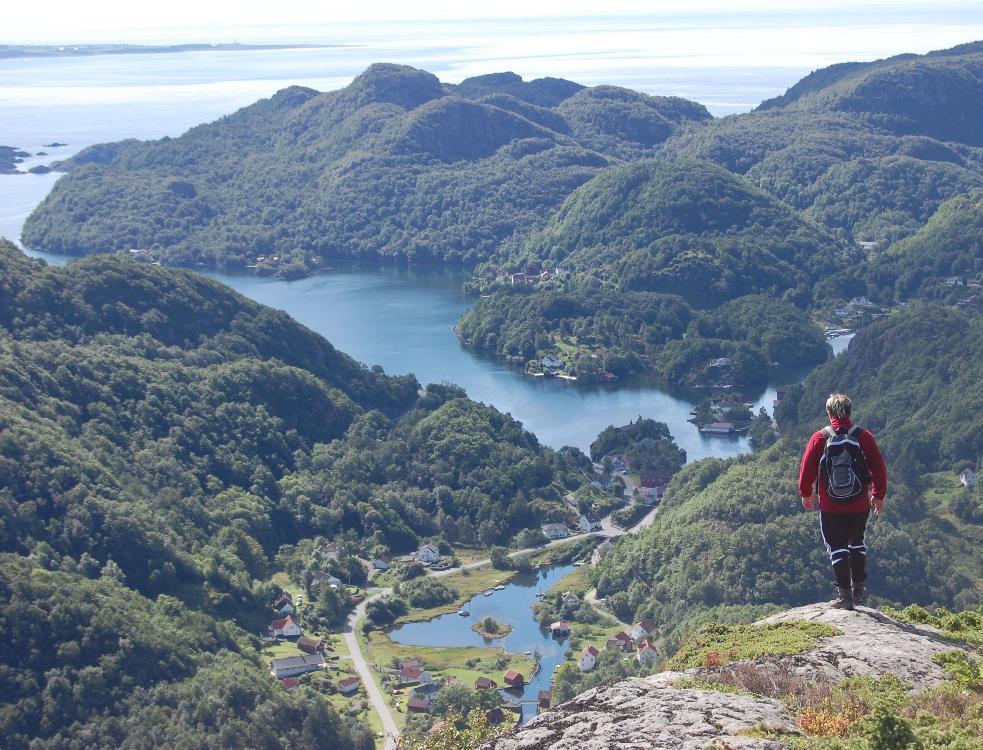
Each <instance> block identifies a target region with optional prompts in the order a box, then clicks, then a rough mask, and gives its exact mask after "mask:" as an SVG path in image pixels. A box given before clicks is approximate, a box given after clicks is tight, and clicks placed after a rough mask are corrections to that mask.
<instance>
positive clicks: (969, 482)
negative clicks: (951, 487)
mask: <svg viewBox="0 0 983 750" xmlns="http://www.w3.org/2000/svg"><path fill="white" fill-rule="evenodd" d="M959 484H961V485H962V486H963V487H972V486H973V485H974V484H976V472H975V471H973V470H972V469H963V470H962V471H961V472H959Z"/></svg>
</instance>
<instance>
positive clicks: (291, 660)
mask: <svg viewBox="0 0 983 750" xmlns="http://www.w3.org/2000/svg"><path fill="white" fill-rule="evenodd" d="M318 669H324V657H323V656H321V655H320V654H313V655H312V654H302V655H301V656H287V657H285V658H283V659H272V660H271V661H270V674H272V675H273V676H274V677H276V678H277V679H278V680H281V679H283V678H284V677H293V676H294V675H298V674H306V673H307V672H315V671H317V670H318Z"/></svg>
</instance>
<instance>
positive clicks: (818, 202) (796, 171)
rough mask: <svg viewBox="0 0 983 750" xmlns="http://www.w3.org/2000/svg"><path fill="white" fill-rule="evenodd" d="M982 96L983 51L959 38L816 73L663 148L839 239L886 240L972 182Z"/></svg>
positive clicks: (979, 169)
mask: <svg viewBox="0 0 983 750" xmlns="http://www.w3.org/2000/svg"><path fill="white" fill-rule="evenodd" d="M981 101H983V48H981V46H980V44H979V43H976V44H971V45H962V46H960V47H956V48H953V49H952V50H943V51H940V52H938V53H932V54H929V55H923V56H916V55H902V56H899V57H897V58H890V59H888V60H882V61H877V62H874V63H864V64H859V63H846V64H841V65H835V66H832V67H831V68H827V69H824V70H821V71H817V72H815V73H813V74H811V75H810V76H807V77H806V78H804V79H803V80H802V81H800V82H799V83H798V84H796V85H795V86H793V87H792V88H791V89H789V91H788V92H787V93H786V94H785V95H784V96H783V97H778V98H776V99H773V100H769V101H767V102H765V103H763V104H762V106H761V107H759V108H758V109H757V110H755V111H754V112H751V113H748V114H744V115H738V116H735V117H727V118H723V119H721V120H717V121H714V122H713V123H710V124H709V125H708V126H707V127H705V128H699V129H694V128H688V129H685V130H684V131H682V132H680V133H678V134H677V135H676V136H674V137H672V138H670V139H669V140H668V141H667V143H666V144H665V146H664V149H663V150H664V152H665V153H666V154H668V155H671V156H673V157H678V156H679V155H686V156H691V157H695V158H699V159H707V160H710V161H714V162H716V163H718V164H721V165H723V166H725V167H726V168H728V169H730V170H732V171H735V172H737V173H739V174H744V175H746V176H747V177H748V178H749V179H751V180H752V181H754V182H756V183H757V184H758V185H760V186H761V187H762V188H764V189H765V190H767V191H769V192H770V193H772V194H773V195H775V196H776V197H778V198H781V199H782V200H784V201H786V202H788V203H790V204H791V205H793V206H794V207H796V208H798V209H800V210H804V211H806V213H807V215H810V216H811V217H812V218H814V219H816V220H817V221H819V222H820V223H823V224H825V225H826V226H828V227H830V228H831V229H835V230H838V231H840V232H842V233H843V236H845V237H847V238H853V239H859V240H872V241H880V242H881V243H882V244H883V245H885V246H886V245H887V244H890V243H891V242H893V241H895V240H897V239H900V238H902V237H904V236H907V235H910V234H912V233H914V232H915V231H916V230H917V229H918V227H919V226H921V225H922V224H923V223H924V222H925V220H926V219H927V217H928V216H930V215H931V214H932V213H933V212H934V211H935V210H936V209H937V208H938V206H939V205H940V204H941V203H942V202H944V201H945V200H946V199H948V198H951V197H953V196H955V195H957V194H959V193H962V192H965V191H966V190H968V189H970V188H972V187H975V186H979V185H980V183H981V180H983V151H981V147H983V135H981V133H983V131H981V129H980V128H979V122H980V118H981V114H983V112H981V110H980V109H979V108H980V106H981V105H980V102H981Z"/></svg>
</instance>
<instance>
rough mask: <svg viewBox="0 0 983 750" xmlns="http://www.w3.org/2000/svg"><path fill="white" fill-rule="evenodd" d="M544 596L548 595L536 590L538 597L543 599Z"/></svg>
mask: <svg viewBox="0 0 983 750" xmlns="http://www.w3.org/2000/svg"><path fill="white" fill-rule="evenodd" d="M544 596H546V594H544V593H543V592H542V591H537V592H536V598H537V599H542V598H543V597H544Z"/></svg>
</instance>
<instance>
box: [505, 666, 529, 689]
mask: <svg viewBox="0 0 983 750" xmlns="http://www.w3.org/2000/svg"><path fill="white" fill-rule="evenodd" d="M502 679H503V680H504V681H505V684H506V685H511V686H512V687H522V686H523V685H525V684H526V678H525V677H523V676H522V673H521V672H517V671H516V670H514V669H510V670H509V671H508V672H506V673H505V676H504V677H503V678H502Z"/></svg>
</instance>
